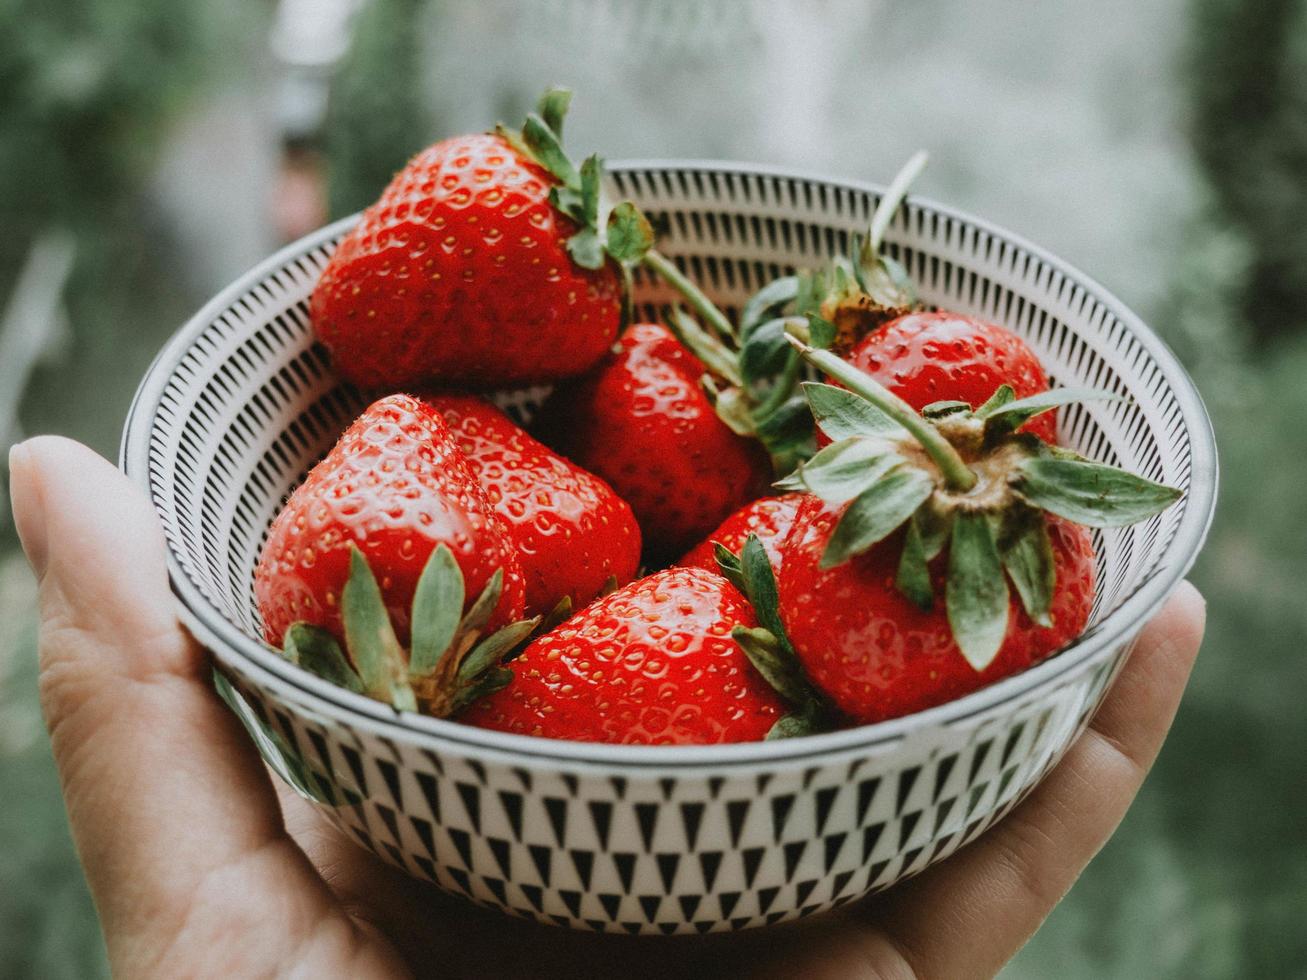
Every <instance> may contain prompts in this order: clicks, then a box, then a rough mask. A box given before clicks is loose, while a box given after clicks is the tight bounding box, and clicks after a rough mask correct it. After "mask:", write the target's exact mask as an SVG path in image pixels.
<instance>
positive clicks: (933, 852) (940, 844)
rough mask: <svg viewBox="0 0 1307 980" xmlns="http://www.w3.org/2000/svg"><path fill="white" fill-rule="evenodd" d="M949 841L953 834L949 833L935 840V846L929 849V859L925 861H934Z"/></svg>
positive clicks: (950, 841)
mask: <svg viewBox="0 0 1307 980" xmlns="http://www.w3.org/2000/svg"><path fill="white" fill-rule="evenodd" d="M951 843H953V835H951V834H950V835H949V836H947V837H941V838H940V839H939V840H937V841H935V846H934V847H932V848H931V849H930V859H929V860H928V861H927V862H926V863H927V864H933V863H934V862H935V859H936V858H937V857H939V855H940V853H941V852H942V851H943V850H944V848H945V847H947V846H948V845H949V844H951Z"/></svg>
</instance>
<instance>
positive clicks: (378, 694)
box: [282, 544, 571, 718]
mask: <svg viewBox="0 0 1307 980" xmlns="http://www.w3.org/2000/svg"><path fill="white" fill-rule="evenodd" d="M503 581H504V575H503V570H502V569H501V570H499V571H497V572H495V574H494V575H493V576H491V578H490V581H489V582H488V583H487V584H486V587H485V588H484V589H483V590H482V591H481V593H480V595H478V596H477V598H476V601H474V602H473V603H472V605H471V606H470V607H469V608H468V610H467V612H463V604H464V599H465V584H464V581H463V573H462V571H461V570H460V568H459V566H458V562H457V561H456V560H455V559H454V555H453V553H452V552H451V551H450V550H449V548H448V547H446V546H445V545H443V544H441V545H437V547H436V548H435V550H434V551H432V553H431V557H430V558H428V559H427V563H426V565H425V567H424V568H423V570H422V574H421V576H420V577H419V578H418V584H417V588H416V590H415V591H414V595H413V605H412V610H411V624H412V628H411V633H412V641H411V644H410V649H409V650H407V651H405V650H404V649H403V647H402V646H401V645H400V643H399V640H398V638H397V637H396V636H395V629H394V626H393V625H392V624H391V621H390V614H389V612H388V611H387V610H386V605H385V601H384V600H383V598H382V595H381V589H380V587H379V586H378V585H377V580H376V576H375V575H373V573H372V569H371V568H370V567H369V566H368V562H367V559H366V558H364V557H363V553H362V552H361V551H359V549H358V548H357V547H355V548H352V549H351V551H350V573H349V580H348V581H347V582H346V583H345V588H344V589H343V590H342V592H341V618H342V620H343V622H344V628H345V649H344V650H342V649H341V646H340V644H339V643H338V642H337V641H336V638H335V637H334V636H332V635H331V634H330V633H328V632H327V631H326V630H324V629H322V628H321V627H318V626H313V625H311V624H309V623H304V622H297V623H293V624H292V625H291V626H290V628H289V629H288V630H287V631H286V637H285V640H284V645H283V649H282V653H283V654H284V656H285V657H286V659H288V660H289V661H291V663H294V664H298V665H299V666H301V667H303V668H305V669H306V670H308V671H311V672H312V673H314V674H316V675H318V676H319V677H321V678H323V679H324V680H327V681H330V682H331V683H333V684H336V685H338V686H340V687H343V688H345V689H346V690H349V691H353V692H354V693H356V694H364V695H366V696H367V697H370V698H373V699H375V700H377V701H382V702H385V703H386V704H389V705H392V706H393V707H394V708H395V709H396V710H397V711H421V712H423V713H424V714H428V715H433V716H435V717H437V718H447V717H451V716H453V715H456V714H458V713H459V712H460V711H462V710H463V709H464V708H465V707H467V706H468V705H469V704H471V703H472V702H473V701H475V700H477V699H478V698H481V697H484V696H485V695H487V694H490V693H492V692H493V691H497V690H499V689H500V688H502V687H504V686H505V685H507V684H508V682H509V681H511V680H512V679H513V672H512V671H511V670H509V669H508V668H506V667H504V666H502V665H503V663H504V661H506V660H509V659H511V658H512V657H513V656H515V655H516V654H517V652H519V651H520V650H521V649H522V647H523V646H525V645H526V643H527V642H529V641H530V639H531V638H532V637H534V636H536V635H538V634H539V633H541V632H544V631H545V630H549V629H552V628H553V627H554V626H555V625H557V624H558V623H559V622H560V621H561V620H562V619H565V618H566V617H567V616H568V615H569V614H570V613H571V603H570V601H569V600H567V599H564V600H563V601H562V602H560V603H559V605H558V607H556V608H555V609H554V610H553V611H552V612H551V613H550V614H549V615H548V616H546V617H540V616H536V617H535V618H533V619H525V620H520V621H518V622H515V623H511V624H509V625H508V626H505V627H503V628H502V629H500V630H497V631H496V632H494V633H490V634H488V635H486V633H485V627H486V624H487V623H488V622H489V621H490V617H491V616H492V615H493V614H494V611H495V608H496V607H497V606H498V605H499V599H500V595H501V594H502V590H503Z"/></svg>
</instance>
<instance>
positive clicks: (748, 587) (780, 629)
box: [740, 534, 788, 642]
mask: <svg viewBox="0 0 1307 980" xmlns="http://www.w3.org/2000/svg"><path fill="white" fill-rule="evenodd" d="M740 570H741V573H742V575H743V576H744V594H745V595H746V596H748V597H749V602H750V603H752V604H753V611H754V613H755V614H756V615H757V617H758V622H759V623H761V624H762V625H763V627H765V628H766V629H767V630H769V631H770V632H771V633H772V635H773V636H775V637H777V638H778V639H779V640H780V642H788V640H786V639H785V626H784V625H783V624H782V623H781V614H780V602H781V598H780V591H779V590H778V589H777V587H776V573H775V572H774V571H773V570H772V567H771V560H770V559H769V558H768V557H767V549H766V548H764V547H763V544H762V541H761V540H759V538H758V535H756V534H750V535H749V536H748V537H747V538H745V540H744V547H743V548H741V549H740Z"/></svg>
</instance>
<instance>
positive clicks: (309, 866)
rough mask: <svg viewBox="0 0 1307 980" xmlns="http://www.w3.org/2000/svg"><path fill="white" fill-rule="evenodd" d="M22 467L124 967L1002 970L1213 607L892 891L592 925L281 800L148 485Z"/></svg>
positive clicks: (195, 971)
mask: <svg viewBox="0 0 1307 980" xmlns="http://www.w3.org/2000/svg"><path fill="white" fill-rule="evenodd" d="M10 466H11V474H12V482H13V496H14V513H15V519H16V524H17V526H18V528H19V531H20V533H21V535H22V537H23V542H24V545H25V547H26V548H27V551H28V556H29V558H30V559H31V561H32V564H33V566H34V567H35V568H36V570H37V574H38V577H39V578H40V579H41V592H40V595H41V614H42V631H41V658H42V676H41V681H42V683H41V693H42V702H43V706H44V708H45V712H46V717H47V721H48V724H49V727H50V732H51V739H52V742H53V747H54V751H55V757H56V761H57V763H58V765H59V768H60V775H61V778H62V780H63V785H64V794H65V799H66V802H67V805H68V810H69V817H70V822H71V824H72V829H73V833H74V836H75V838H76V841H77V845H78V850H79V853H80V855H81V858H82V861H83V864H84V865H85V867H86V872H87V878H88V880H89V881H90V884H91V888H92V892H93V894H94V896H95V900H96V905H97V908H98V911H99V913H100V918H101V923H102V925H103V928H104V931H105V937H106V942H107V946H108V949H109V955H110V959H111V961H112V962H113V965H114V967H115V971H116V972H117V973H120V974H122V975H125V976H169V977H170V976H192V975H210V974H212V975H223V976H225V975H238V976H257V975H274V974H275V975H281V974H291V973H294V974H304V975H314V976H319V975H321V976H331V975H342V976H353V977H367V976H376V977H383V976H396V975H403V973H404V972H405V968H406V967H407V968H408V969H409V970H410V971H412V972H415V973H420V974H427V973H433V972H439V973H440V974H441V975H445V976H453V977H459V976H508V975H517V974H522V975H529V976H537V977H552V976H569V977H570V976H575V975H576V974H577V973H578V967H581V969H582V970H584V969H585V968H586V967H589V966H592V965H593V964H596V963H601V964H603V969H604V972H605V973H607V974H611V975H615V976H625V977H641V976H659V977H666V976H682V975H697V974H698V973H699V972H700V971H705V972H711V973H712V975H716V976H732V975H747V976H762V975H771V974H774V975H776V976H804V977H822V976H829V977H839V978H848V977H860V976H861V977H882V976H883V977H890V976H912V975H917V976H950V977H952V976H987V975H990V974H993V973H994V972H996V971H997V970H998V968H999V967H1000V966H1001V965H1002V964H1003V963H1004V962H1005V961H1006V960H1007V959H1008V958H1009V957H1011V955H1012V954H1013V953H1014V952H1015V951H1016V950H1017V949H1018V948H1020V946H1021V944H1022V943H1023V942H1024V941H1025V940H1026V939H1027V938H1028V937H1029V935H1030V934H1031V933H1032V932H1033V931H1034V930H1035V929H1036V928H1037V927H1038V925H1039V923H1040V922H1041V921H1042V920H1043V918H1044V917H1045V916H1046V915H1047V914H1048V912H1049V911H1050V910H1051V908H1052V907H1053V905H1055V904H1056V903H1057V901H1058V900H1059V899H1060V898H1061V896H1062V895H1063V894H1064V893H1065V891H1066V889H1067V888H1069V887H1070V886H1071V884H1072V882H1073V881H1074V880H1075V878H1076V876H1077V875H1078V874H1079V872H1080V871H1081V869H1082V868H1083V867H1084V865H1085V864H1086V863H1087V862H1088V860H1089V859H1090V858H1091V857H1092V856H1093V854H1094V852H1095V851H1096V850H1097V849H1098V848H1099V847H1100V846H1101V845H1102V843H1103V842H1104V841H1105V840H1106V839H1107V837H1108V836H1109V835H1110V834H1111V832H1112V830H1113V829H1114V828H1115V826H1116V824H1117V823H1118V822H1119V820H1120V819H1121V816H1122V814H1123V813H1124V812H1125V809H1126V807H1127V806H1128V805H1129V803H1130V800H1131V799H1132V798H1133V796H1134V794H1135V792H1136V790H1137V789H1138V787H1139V784H1140V782H1141V781H1142V779H1143V776H1144V774H1145V772H1146V771H1147V768H1148V766H1149V765H1150V764H1151V762H1152V760H1153V758H1154V757H1155V756H1156V754H1157V751H1158V749H1159V748H1160V747H1161V743H1162V739H1163V738H1164V736H1165V734H1166V730H1167V728H1168V727H1169V726H1170V721H1171V718H1172V716H1173V714H1174V712H1175V708H1176V705H1177V703H1178V701H1179V697H1180V693H1181V691H1182V690H1183V687H1184V683H1185V680H1186V678H1187V676H1188V673H1189V669H1190V667H1191V665H1192V662H1193V659H1194V656H1195V655H1196V653H1197V649H1198V644H1199V640H1200V638H1201V634H1202V627H1203V610H1202V604H1201V599H1200V598H1199V597H1198V595H1197V593H1196V592H1194V591H1193V590H1192V589H1191V588H1189V587H1187V586H1186V587H1185V588H1184V589H1182V590H1181V591H1180V592H1179V593H1177V595H1176V596H1175V597H1174V598H1173V599H1172V601H1171V602H1170V604H1169V605H1168V606H1167V607H1166V608H1165V609H1164V610H1163V611H1162V612H1161V613H1160V614H1159V615H1158V617H1157V618H1156V619H1155V620H1154V621H1153V622H1152V623H1151V624H1150V625H1149V626H1148V627H1147V629H1146V630H1145V632H1144V635H1143V636H1142V637H1141V639H1140V641H1139V644H1138V646H1137V648H1136V651H1135V653H1134V655H1133V656H1132V657H1131V660H1130V662H1129V663H1128V664H1127V666H1126V668H1125V670H1124V672H1123V673H1122V676H1121V677H1120V679H1119V680H1118V682H1117V684H1116V686H1115V687H1114V688H1113V691H1112V693H1111V695H1110V697H1109V699H1108V701H1107V702H1106V704H1105V705H1104V707H1103V708H1102V710H1101V711H1100V712H1099V714H1098V716H1097V718H1096V719H1095V721H1094V726H1093V728H1092V729H1091V730H1090V731H1089V732H1088V733H1087V734H1086V735H1085V736H1084V737H1083V738H1082V739H1081V740H1080V741H1079V742H1077V743H1076V744H1075V745H1074V746H1073V747H1072V749H1071V751H1070V753H1069V754H1068V755H1067V757H1066V759H1065V760H1063V762H1062V764H1061V765H1060V766H1059V767H1058V769H1057V770H1056V771H1054V772H1053V773H1052V774H1051V775H1050V777H1049V778H1048V779H1047V780H1045V782H1044V783H1043V784H1041V785H1040V786H1039V787H1038V788H1037V789H1036V790H1035V792H1034V793H1032V794H1031V796H1030V797H1029V798H1028V799H1027V800H1026V801H1025V802H1024V803H1023V804H1022V805H1021V806H1020V807H1019V808H1018V809H1017V810H1016V811H1014V812H1013V813H1012V814H1011V815H1010V816H1009V817H1008V818H1007V819H1006V820H1005V821H1004V822H1003V823H1002V824H1000V825H999V826H998V827H997V828H995V829H993V830H992V831H990V832H989V833H988V834H986V835H985V836H983V837H982V838H981V839H980V840H979V841H978V842H976V843H975V844H972V845H971V846H969V847H967V848H965V849H964V850H963V851H961V852H960V853H959V854H957V855H955V856H954V857H953V858H951V859H950V860H948V861H946V862H944V863H943V864H941V865H939V866H937V867H935V868H932V869H930V870H929V871H927V872H925V873H924V874H922V875H920V876H918V877H917V878H915V879H913V880H912V881H909V882H906V883H904V884H902V885H900V886H898V887H896V888H895V889H893V890H892V891H890V892H888V893H886V894H884V895H881V896H874V897H872V898H871V899H868V900H865V901H863V902H861V903H856V904H854V905H851V906H848V907H846V908H844V909H841V910H840V911H838V912H835V913H831V914H829V915H825V916H818V917H814V918H813V919H810V920H806V921H804V922H800V923H797V924H794V925H792V926H788V927H786V926H782V927H777V928H772V929H767V930H758V931H755V932H749V933H742V934H736V935H717V936H705V937H693V938H689V937H687V938H684V939H666V938H650V939H634V938H631V937H624V936H595V935H591V934H586V933H571V932H566V931H563V930H558V929H552V928H548V927H544V926H538V925H535V924H534V923H530V922H526V921H523V920H519V919H510V918H507V917H505V916H503V915H500V914H499V913H494V912H488V911H484V910H481V909H477V908H475V907H473V906H471V905H468V904H466V903H463V902H461V901H458V900H455V899H452V898H449V897H446V896H444V895H442V894H441V893H439V892H437V891H436V890H435V889H434V888H431V887H430V886H427V885H424V884H422V883H420V882H417V881H415V880H413V879H410V878H408V877H406V876H405V875H403V874H402V873H400V872H398V871H396V870H394V869H392V868H390V867H388V866H385V865H383V864H381V863H380V862H379V861H378V860H377V859H375V858H373V857H372V856H370V855H368V854H367V853H365V852H364V851H362V850H360V849H358V848H357V847H355V846H354V845H353V844H352V843H350V842H349V841H348V840H346V839H345V838H344V837H342V836H341V835H340V834H339V832H338V831H336V830H335V829H334V828H333V827H331V826H330V825H329V824H328V823H326V821H325V820H324V819H323V818H322V817H321V816H320V815H319V814H318V813H317V812H316V811H315V810H313V808H312V807H311V806H310V805H309V804H307V803H305V802H303V801H302V800H300V799H299V798H297V797H294V796H293V795H292V794H290V793H289V791H283V793H282V798H281V802H280V805H279V802H278V797H277V794H276V792H275V791H274V788H273V783H272V781H271V779H270V777H269V775H268V773H267V771H266V770H265V769H264V768H263V766H262V764H261V763H260V761H259V759H258V756H257V755H256V754H255V752H254V749H253V747H252V746H251V745H250V743H249V741H248V739H247V738H246V737H245V735H244V732H243V731H242V730H241V728H240V725H239V724H238V723H237V722H236V720H235V719H234V717H233V716H232V715H231V714H230V713H229V712H227V710H226V709H225V708H224V707H223V706H222V705H221V703H220V702H219V701H218V700H217V698H216V697H214V696H213V694H212V691H211V690H210V688H209V687H208V685H207V683H206V681H205V677H206V673H207V662H206V659H205V657H204V655H203V653H202V651H200V650H199V649H198V648H197V647H196V646H195V644H194V643H193V642H192V641H191V640H190V639H189V637H188V636H187V635H186V634H185V633H184V632H183V631H182V630H181V629H180V627H179V626H178V625H177V622H176V618H175V613H174V611H173V606H172V600H171V596H170V594H169V591H168V586H167V581H166V574H165V569H164V562H163V542H162V537H161V534H160V533H159V530H158V528H157V525H156V523H155V519H154V515H153V513H152V512H151V510H150V508H149V505H148V503H147V502H146V501H145V500H144V499H143V497H142V496H141V495H140V494H139V492H138V491H136V490H135V488H133V487H132V486H131V485H130V484H128V482H127V481H126V479H125V478H124V477H122V476H121V474H119V473H118V472H117V471H116V470H114V469H113V468H112V467H111V466H109V464H107V463H106V462H104V461H103V460H101V459H99V458H98V457H96V456H95V455H94V454H92V453H90V452H89V451H88V450H86V449H84V448H83V447H80V446H77V445H76V444H74V443H70V442H67V441H65V440H57V439H40V440H34V441H33V442H31V443H28V444H25V445H24V446H22V447H19V450H18V451H17V452H15V453H14V454H13V455H12V456H11V460H10ZM87 487H94V488H96V490H97V494H96V495H95V497H94V498H93V499H88V497H87V495H86V493H85V488H87ZM123 569H129V570H130V571H131V574H130V575H124V574H122V572H121V570H123ZM995 910H1002V914H1001V915H996V914H995Z"/></svg>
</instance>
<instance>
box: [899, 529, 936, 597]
mask: <svg viewBox="0 0 1307 980" xmlns="http://www.w3.org/2000/svg"><path fill="white" fill-rule="evenodd" d="M918 510H920V508H918ZM894 587H895V588H896V589H898V590H899V592H901V593H902V594H903V596H904V597H905V598H906V599H907V600H908V601H909V602H911V603H912V604H913V605H915V606H916V607H917V608H918V609H921V610H922V611H923V612H929V611H930V607H931V606H933V605H934V603H935V590H934V588H933V586H932V585H931V581H930V567H929V565H928V564H927V559H926V548H925V545H924V544H923V543H922V541H921V529H920V527H919V526H918V523H917V517H916V514H913V516H912V519H911V520H909V521H908V533H907V534H906V535H905V536H904V539H903V554H901V555H900V556H899V570H898V574H897V575H896V576H895V578H894Z"/></svg>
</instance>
